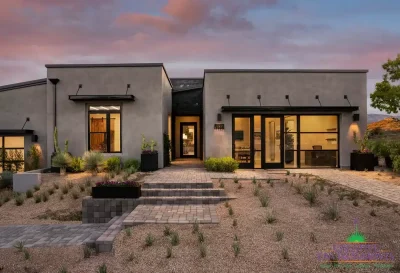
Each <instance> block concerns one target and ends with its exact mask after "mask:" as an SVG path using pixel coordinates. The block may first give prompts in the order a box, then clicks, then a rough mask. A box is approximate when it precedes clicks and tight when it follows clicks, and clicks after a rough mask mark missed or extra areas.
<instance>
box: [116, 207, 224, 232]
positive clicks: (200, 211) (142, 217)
mask: <svg viewBox="0 0 400 273" xmlns="http://www.w3.org/2000/svg"><path fill="white" fill-rule="evenodd" d="M195 222H198V223H199V224H218V223H219V218H218V216H217V212H216V208H215V205H193V204H191V205H161V206H160V205H139V206H137V207H136V208H135V209H134V210H133V211H132V212H131V213H130V214H129V215H128V216H127V217H126V218H125V219H124V221H123V226H124V227H125V228H127V227H131V226H136V225H140V224H190V223H195Z"/></svg>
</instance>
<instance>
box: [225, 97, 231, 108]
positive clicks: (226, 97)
mask: <svg viewBox="0 0 400 273" xmlns="http://www.w3.org/2000/svg"><path fill="white" fill-rule="evenodd" d="M230 98H231V95H226V99H227V100H228V105H229V106H231V103H230V101H229V99H230Z"/></svg>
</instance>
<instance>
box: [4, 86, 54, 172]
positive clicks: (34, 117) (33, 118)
mask: <svg viewBox="0 0 400 273" xmlns="http://www.w3.org/2000/svg"><path fill="white" fill-rule="evenodd" d="M46 107H47V101H46V85H45V84H44V85H37V86H31V87H25V88H18V89H12V90H8V91H2V92H0V129H18V130H19V129H22V126H23V125H24V123H25V120H26V118H27V117H29V118H30V121H29V122H27V123H26V125H25V127H24V129H27V130H34V133H35V134H36V135H38V137H39V141H38V143H37V144H38V146H39V147H40V149H41V151H42V155H43V159H42V164H43V165H45V162H46V154H47V129H46V119H47V117H46ZM31 145H32V141H31V138H30V136H26V137H25V158H26V152H27V150H28V148H29V147H30V146H31Z"/></svg>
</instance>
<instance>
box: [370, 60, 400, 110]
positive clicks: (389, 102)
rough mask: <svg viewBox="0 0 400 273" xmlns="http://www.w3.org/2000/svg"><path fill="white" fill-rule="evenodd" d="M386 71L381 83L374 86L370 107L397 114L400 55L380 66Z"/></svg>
mask: <svg viewBox="0 0 400 273" xmlns="http://www.w3.org/2000/svg"><path fill="white" fill-rule="evenodd" d="M382 68H383V69H384V70H385V71H386V73H385V74H384V75H383V81H382V82H378V83H377V84H376V85H375V91H374V93H372V94H371V95H370V97H371V101H372V103H371V106H372V107H374V108H378V109H379V110H381V111H386V112H387V113H388V114H391V113H398V112H399V110H400V85H395V83H396V82H398V81H399V80H400V54H398V55H397V58H396V59H394V60H390V59H389V60H388V61H387V62H386V63H384V64H383V65H382Z"/></svg>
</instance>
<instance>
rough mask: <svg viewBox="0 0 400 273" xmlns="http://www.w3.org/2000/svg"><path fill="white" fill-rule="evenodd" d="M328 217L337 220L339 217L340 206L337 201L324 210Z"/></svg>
mask: <svg viewBox="0 0 400 273" xmlns="http://www.w3.org/2000/svg"><path fill="white" fill-rule="evenodd" d="M323 214H324V216H325V218H326V219H328V220H333V221H336V220H338V219H339V207H338V204H337V203H332V204H330V205H329V206H328V207H326V208H325V209H324V211H323Z"/></svg>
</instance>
